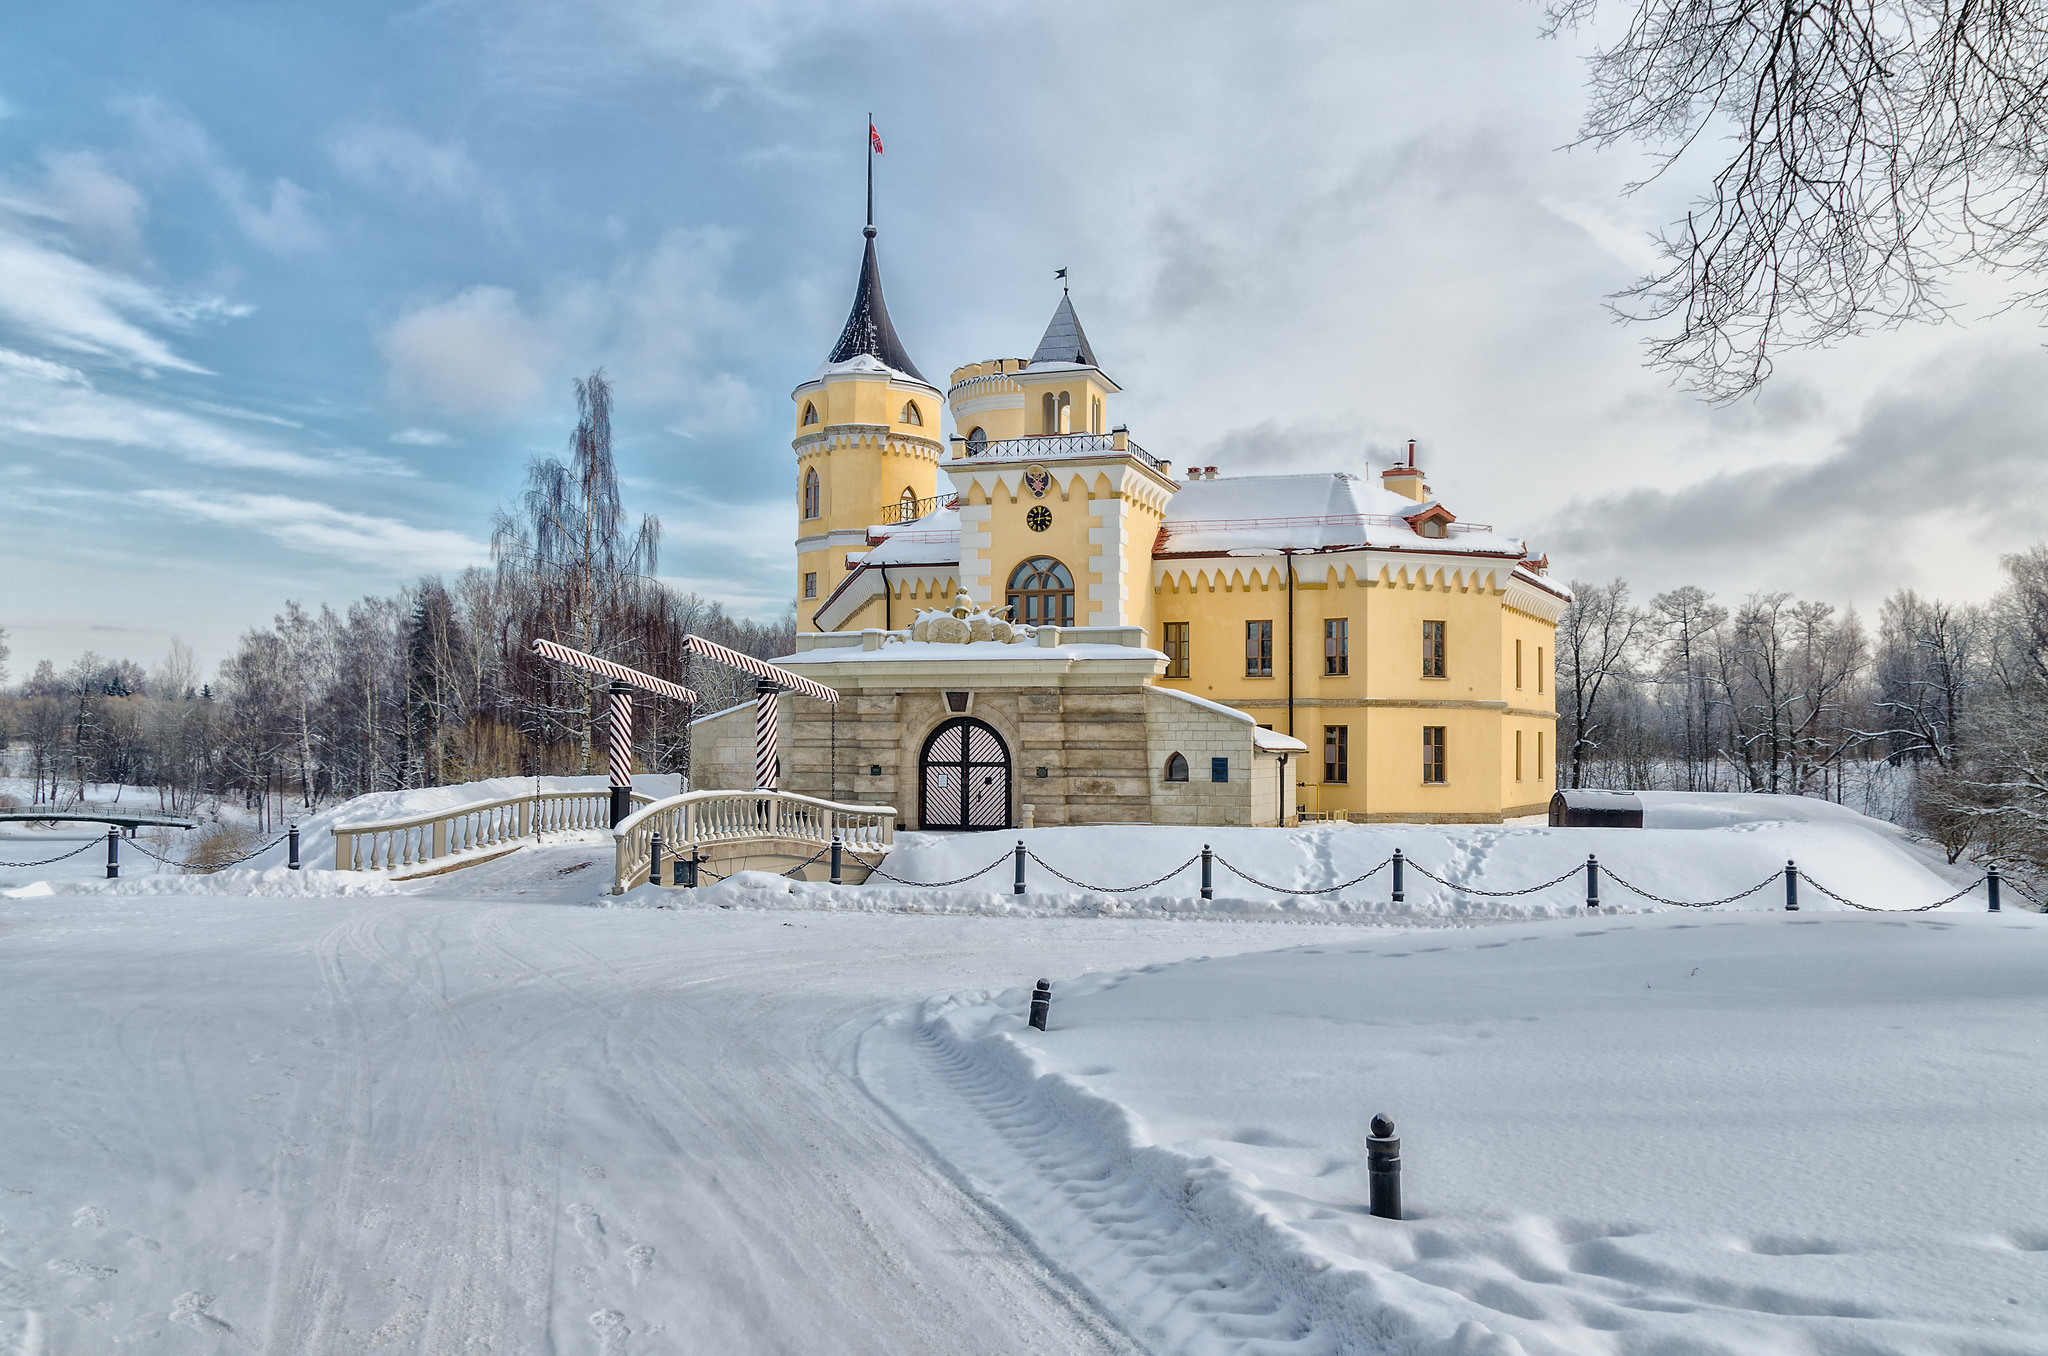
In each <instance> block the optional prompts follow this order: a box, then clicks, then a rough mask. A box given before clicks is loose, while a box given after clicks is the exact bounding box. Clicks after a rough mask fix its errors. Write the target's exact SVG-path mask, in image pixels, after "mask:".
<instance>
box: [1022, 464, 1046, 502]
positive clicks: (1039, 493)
mask: <svg viewBox="0 0 2048 1356" xmlns="http://www.w3.org/2000/svg"><path fill="white" fill-rule="evenodd" d="M1024 488H1025V489H1027V490H1029V491H1031V497H1032V498H1033V499H1043V498H1045V492H1046V491H1047V490H1049V489H1051V488H1052V472H1050V471H1048V470H1046V469H1045V468H1044V467H1043V466H1027V467H1025V468H1024Z"/></svg>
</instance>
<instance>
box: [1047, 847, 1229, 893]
mask: <svg viewBox="0 0 2048 1356" xmlns="http://www.w3.org/2000/svg"><path fill="white" fill-rule="evenodd" d="M1024 855H1025V856H1026V857H1029V858H1030V859H1031V860H1032V861H1034V862H1037V863H1038V864H1039V865H1040V866H1042V867H1044V868H1045V869H1046V870H1047V871H1050V872H1051V873H1052V874H1053V875H1055V876H1058V877H1059V878H1060V879H1061V880H1063V881H1065V882H1066V883H1067V884H1069V885H1071V886H1074V887H1075V888H1076V889H1081V890H1094V891H1096V892H1097V893H1099V894H1105V895H1128V894H1135V893H1137V892H1138V891H1139V890H1149V889H1151V888H1152V887H1153V886H1155V885H1164V884H1165V883H1166V882H1167V881H1170V880H1172V879H1173V878H1174V877H1175V876H1178V875H1179V874H1180V873H1181V872H1183V871H1185V870H1187V869H1188V868H1189V867H1191V866H1193V865H1194V864H1195V863H1196V862H1199V861H1201V860H1202V854H1201V853H1199V852H1197V853H1196V854H1195V855H1194V856H1192V857H1190V858H1188V859H1187V860H1186V861H1184V862H1182V863H1181V864H1180V865H1179V866H1176V867H1175V868H1173V870H1171V871H1169V872H1167V873H1166V874H1165V875H1163V876H1161V877H1159V878H1158V879H1157V880H1148V881H1146V882H1145V883H1144V884H1143V885H1090V884H1088V883H1087V882H1086V881H1079V880H1075V879H1074V878H1073V877H1072V876H1070V875H1068V874H1067V873H1066V872H1064V871H1062V870H1060V869H1059V868H1058V867H1056V866H1054V865H1053V864H1052V863H1051V862H1048V861H1047V860H1046V859H1045V858H1043V857H1041V856H1039V855H1038V854H1037V853H1035V852H1033V851H1032V850H1031V849H1030V848H1026V849H1024Z"/></svg>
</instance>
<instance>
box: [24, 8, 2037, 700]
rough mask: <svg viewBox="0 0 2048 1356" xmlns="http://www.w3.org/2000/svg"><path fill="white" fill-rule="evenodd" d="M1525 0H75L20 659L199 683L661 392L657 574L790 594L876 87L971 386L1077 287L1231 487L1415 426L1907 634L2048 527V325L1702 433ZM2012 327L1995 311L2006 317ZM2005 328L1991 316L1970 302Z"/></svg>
mask: <svg viewBox="0 0 2048 1356" xmlns="http://www.w3.org/2000/svg"><path fill="white" fill-rule="evenodd" d="M1539 25H1540V15H1539V13H1538V11H1537V9H1536V7H1535V6H1533V5H1531V4H1527V3H1523V2H1522V0H1472V2H1471V3H1461V4H1459V5H1456V6H1414V5H1402V4H1376V3H1362V4H1357V5H1351V6H1343V7H1339V6H1330V5H1288V4H1274V5H1270V6H1260V7H1256V8H1247V7H1241V6H1222V5H1214V6H1212V5H1201V4H1120V5H1111V6H1102V5H1087V6H1084V5H1074V4H1058V3H1053V4H1042V5H1033V6H1011V7H963V6H942V5H925V4H912V3H849V4H840V5H833V6H812V5H796V4H784V3H776V2H774V0H756V2H754V3H732V4H720V5H716V6H691V5H681V4H656V3H623V4H608V5H574V4H562V3H557V4H545V5H543V4H522V3H518V2H517V0H510V2H508V3H492V4H480V3H478V4H468V3H436V4H427V5H415V6H379V5H373V4H362V3H359V4H350V5H254V4H248V5H208V4H199V3H185V4H181V5H178V6H175V7H172V6H153V5H141V4H124V5H114V4H95V3H73V4H69V5H64V6H44V7H40V8H38V9H35V10H29V11H23V12H22V13H20V14H16V15H12V16H10V20H9V39H10V40H9V41H8V42H7V43H6V44H5V46H4V47H0V514H4V518H0V522H4V524H5V527H4V532H0V625H4V626H6V627H7V628H8V629H9V630H10V632H11V633H12V636H13V645H14V652H15V653H14V660H13V662H12V665H11V667H12V669H13V670H14V672H15V673H16V674H17V675H18V674H20V673H21V672H23V671H25V670H26V669H27V668H28V667H30V666H31V665H32V664H33V663H34V662H35V660H37V659H39V658H44V657H49V658H54V659H57V660H59V661H60V662H61V661H63V660H66V659H68V658H69V657H71V656H72V655H75V654H76V653H77V652H78V651H79V650H81V649H83V648H86V647H88V646H89V647H92V648H95V649H97V650H99V651H100V652H102V653H106V654H111V655H118V656H125V657H132V658H136V659H138V660H142V661H144V662H148V661H151V660H153V659H155V658H157V657H158V656H160V655H161V654H162V652H163V650H164V647H165V645H166V643H167V642H168V639H169V637H170V636H171V635H172V634H174V633H175V634H179V635H182V636H183V637H184V638H185V639H186V640H187V641H189V642H191V643H192V644H194V645H195V646H196V647H197V649H198V651H199V654H200V657H201V659H202V660H203V661H205V662H207V663H209V664H210V663H211V661H213V660H216V659H218V658H220V657H221V656H222V655H223V654H224V653H225V652H226V651H227V649H228V647H229V646H230V645H231V644H232V641H233V638H234V636H235V635H236V634H237V633H238V632H239V631H240V630H241V629H243V628H244V627H247V626H249V625H252V624H258V623H261V622H264V621H266V620H267V619H268V618H269V616H270V615H271V614H272V613H273V612H275V611H277V610H278V608H279V607H280V606H281V605H282V603H283V601H284V599H286V598H287V597H290V598H298V599H301V600H303V601H306V602H308V603H318V602H321V601H327V602H333V603H336V604H343V603H346V602H347V601H348V600H350V599H352V598H354V597H357V596H360V595H362V594H364V593H382V592H386V591H388V590H390V589H391V588H393V587H394V586H396V585H397V584H399V583H401V582H403V581H405V580H407V579H410V578H413V577H416V576H417V575H418V574H420V573H422V572H425V571H435V570H439V571H447V570H453V569H457V568H460V567H461V566H462V565H463V564H465V563H469V562H472V561H482V560H484V559H485V550H484V546H485V542H486V540H487V533H488V522H489V517H490V513H491V511H492V509H493V508H494V507H495V506H497V505H498V504H499V503H501V502H504V501H507V500H508V499H510V497H511V496H512V495H514V494H515V493H516V492H517V490H518V488H519V485H520V482H521V478H522V474H523V469H524V466H525V464H526V462H527V461H528V460H529V459H531V458H532V457H533V456H535V455H539V454H554V453H558V452H559V451H560V450H561V449H562V447H563V446H564V444H565V442H566V439H567V435H568V431H569V426H570V423H571V420H572V418H573V403H572V397H571V389H570V382H571V380H572V379H573V378H574V377H575V376H577V375H579V374H581V373H584V372H587V371H589V370H590V369H592V368H594V367H598V366H603V367H604V368H605V369H606V370H607V371H608V372H609V373H610V374H611V375H612V377H613V379H614V380H615V382H616V384H617V390H618V395H619V409H618V419H617V427H618V436H619V454H620V463H621V468H622V471H623V473H624V475H625V477H626V479H627V484H628V507H629V508H630V509H633V510H636V511H643V512H653V513H656V514H659V515H660V517H661V518H662V520H663V523H664V528H665V550H664V557H663V573H664V575H665V576H666V577H668V578H670V579H671V580H672V581H673V582H675V583H677V584H678V585H680V586H683V587H689V588H695V589H697V590H699V591H701V592H704V593H706V594H707V595H711V596H715V597H720V598H723V599H725V600H727V601H728V602H729V603H730V604H732V605H733V606H734V607H735V608H736V609H738V610H740V611H746V612H752V613H754V614H756V615H762V614H767V613H772V612H775V611H778V610H780V608H781V607H782V606H783V605H784V604H785V603H786V600H787V597H788V594H789V590H790V588H791V586H792V582H793V581H792V577H791V573H790V572H791V570H792V569H793V562H792V559H791V546H790V538H791V535H792V522H791V514H792V510H791V500H790V496H791V493H792V489H791V485H792V474H793V473H792V470H791V465H792V459H791V453H790V450H789V446H788V436H789V405H788V399H787V397H788V393H789V390H790V388H791V387H793V386H794V385H795V384H796V383H797V382H799V381H801V380H803V379H804V378H805V377H806V376H807V375H808V374H809V372H810V371H811V369H812V368H813V367H814V366H815V365H816V364H817V363H818V361H819V360H820V359H821V358H822V357H823V355H824V353H825V352H826V351H827V350H828V348H829V347H830V345H831V343H832V341H833V340H834V338H836V336H837V333H838V329H839V326H840V324H841V322H842V320H843V318H844V314H845V309H846V306H847V304H848V302H849V300H850V298H851V290H852V285H853V277H854V270H855V266H856V264H857V261H858V252H859V245H860V236H859V226H860V212H861V191H862V186H861V185H862V181H861V175H862V170H863V164H862V160H861V148H862V141H863V136H864V130H865V115H866V113H867V112H868V111H869V110H870V109H872V110H873V112H874V115H875V120H876V122H877V124H878V125H879V126H880V128H881V131H882V135H883V137H884V140H885V142H886V144H887V147H888V151H887V154H886V156H885V157H884V158H883V160H882V161H881V162H880V165H879V167H878V187H877V196H878V212H877V216H878V224H879V225H880V227H881V231H882V234H881V239H880V244H881V249H882V263H883V270H884V276H885V279H886V281H887V285H888V294H889V304H890V308H891V310H892V312H893V313H894V316H895V319H896V322H897V327H898V330H899V332H900V333H901V334H902V335H903V337H904V339H905V341H906V343H907V344H908V345H909V347H910V350H911V352H912V354H913V356H914V357H915V359H916V360H917V362H918V363H919V365H920V366H921V367H922V368H923V369H924V370H925V371H926V373H927V374H928V375H932V376H934V377H935V378H940V379H942V376H943V374H944V373H945V372H947V371H950V370H951V369H952V368H953V367H954V366H956V365H958V364H960V363H964V362H969V361H974V360H977V359H981V358H987V357H994V356H1004V355H1015V354H1021V353H1028V352H1029V351H1030V348H1031V346H1032V344H1033V343H1034V342H1035V340H1036V338H1037V336H1038V333H1039V331H1040V329H1042V327H1043V326H1044V323H1045V321H1046V318H1047V317H1048V316H1049V315H1050V313H1051V310H1052V307H1053V305H1054V303H1055V302H1056V300H1057V296H1058V293H1057V286H1056V284H1054V283H1053V282H1052V280H1051V275H1052V271H1053V269H1054V268H1056V267H1060V266H1066V267H1068V268H1069V269H1070V270H1071V272H1072V277H1073V288H1074V299H1075V303H1076V305H1077V307H1078V308H1079V311H1080V314H1081V317H1082V319H1083V321H1084V323H1085V324H1086V325H1087V328H1088V332H1089V336H1090V339H1091V340H1092V341H1093V343H1094V344H1095V347H1096V350H1097V352H1098V354H1099V355H1100V356H1101V358H1102V361H1103V362H1104V364H1105V366H1106V367H1107V368H1108V370H1109V371H1110V373H1111V374H1112V375H1113V376H1115V377H1116V378H1117V379H1118V381H1119V382H1120V383H1121V384H1122V385H1123V387H1124V388H1125V391H1126V392H1127V394H1126V395H1125V396H1124V397H1122V402H1123V403H1122V405H1121V407H1120V408H1119V409H1117V410H1116V411H1114V414H1115V415H1116V417H1117V418H1118V419H1120V420H1123V421H1127V422H1129V423H1130V424H1131V426H1132V429H1133V432H1134V435H1135V436H1137V437H1138V438H1139V440H1140V441H1141V442H1143V443H1144V444H1145V445H1146V446H1147V447H1150V448H1152V449H1153V450H1154V451H1157V452H1159V453H1161V454H1162V455H1167V456H1171V457H1173V458H1174V459H1175V460H1176V461H1177V462H1178V463H1180V464H1183V465H1185V464H1190V463H1198V464H1217V465H1219V466H1222V467H1223V468H1224V473H1225V474H1230V473H1233V472H1250V471H1257V470H1286V469H1320V468H1332V469H1350V470H1354V471H1361V472H1363V471H1367V470H1370V469H1376V468H1377V467H1378V466H1382V465H1384V464H1385V460H1386V458H1387V457H1388V456H1389V455H1391V454H1392V453H1393V451H1394V449H1396V448H1398V447H1399V446H1401V445H1402V443H1403V442H1404V441H1405V439H1406V438H1409V437H1415V438H1418V439H1419V440H1420V441H1421V445H1422V447H1423V449H1424V454H1425V457H1426V464H1427V465H1428V468H1429V469H1430V471H1431V478H1432V483H1433V484H1434V485H1435V486H1436V488H1437V489H1438V491H1439V493H1440V495H1441V497H1443V498H1444V499H1446V500H1447V501H1448V502H1449V503H1450V504H1451V506H1452V507H1453V508H1454V509H1455V510H1457V511H1458V512H1459V513H1460V514H1461V516H1463V517H1466V518H1468V519H1476V520H1480V521H1490V522H1494V523H1497V524H1499V525H1500V526H1501V527H1503V528H1504V529H1506V530H1510V531H1513V532H1516V533H1518V534H1522V535H1526V536H1528V537H1529V538H1530V540H1531V542H1532V544H1533V545H1534V546H1535V547H1536V548H1537V549H1538V550H1546V549H1547V550H1548V551H1549V552H1550V554H1551V556H1552V558H1553V561H1555V562H1556V563H1557V566H1558V568H1559V570H1560V571H1561V572H1562V573H1565V574H1567V575H1571V574H1578V575H1584V576H1586V577H1604V576H1606V575H1610V574H1614V573H1624V574H1627V575H1628V576H1629V577H1630V578H1631V579H1633V580H1635V581H1636V583H1637V586H1638V589H1639V591H1642V592H1644V593H1647V592H1648V591H1650V590H1653V589H1657V588H1666V587H1670V586H1672V585H1673V584H1677V583H1683V582H1697V583H1700V584H1702V585H1704V586H1705V587H1708V588H1710V589H1715V590H1717V591H1720V592H1722V593H1739V592H1742V591H1745V590H1747V589H1750V588H1756V587H1765V586H1772V587H1785V588H1792V589H1795V590H1799V591H1802V592H1806V593H1814V594H1819V595H1822V596H1826V597H1829V598H1831V599H1835V600H1838V601H1843V602H1854V603H1858V604H1860V605H1863V606H1865V607H1868V606H1870V605H1872V604H1873V603H1874V602H1875V600H1876V599H1877V598H1879V597H1881V596H1882V595H1883V594H1884V593H1886V592H1888V591H1889V590H1890V588H1892V587H1893V586H1894V585H1897V584H1910V585H1913V586H1915V587H1920V588H1923V589H1930V590H1934V591H1937V592H1945V593H1949V594H1953V595H1958V596H1982V595H1983V594H1984V593H1986V592H1988V591H1989V589H1990V588H1991V587H1992V585H1993V583H1994V580H1993V578H1992V572H1993V565H1992V562H1993V561H1994V560H1995V557H1996V555H1997V554H1998V553H1999V552H2000V551H2007V550H2015V549H2020V548H2022V547H2024V546H2026V545H2028V544H2030V542H2031V541H2032V540H2034V539H2035V538H2036V537H2038V536H2040V535H2041V534H2042V528H2041V522H2042V518H2041V515H2040V509H2041V507H2042V504H2041V501H2040V499H2039V498H2038V497H2037V496H2038V495H2039V493H2040V492H2039V491H2038V490H2037V489H2035V485H2036V484H2037V483H2039V481H2040V479H2041V478H2040V477H2039V475H2038V471H2039V469H2040V468H2039V457H2038V452H2037V450H2036V446H2037V444H2036V434H2035V430H2037V429H2040V428H2043V427H2048V422H2044V420H2043V419H2042V418H2041V416H2042V415H2043V414H2044V413H2048V410H2043V409H2042V408H2041V405H2042V402H2043V400H2044V399H2048V397H2044V395H2043V394H2042V393H2041V391H2040V389H2039V388H2040V387H2041V385H2042V383H2040V382H2039V380H2038V374H2039V370H2040V364H2041V353H2040V348H2039V336H2038V332H2037V329H2036V326H2035V318H2034V317H2032V316H2031V315H2026V314H2018V315H2008V316H2005V317H2002V318H1995V317H1991V316H1989V315H1988V306H1987V305H1986V304H1984V303H1983V301H1982V299H1980V298H1978V297H1976V296H1975V295H1974V294H1973V293H1971V292H1970V291H1969V289H1968V288H1967V287H1966V288H1965V290H1964V292H1963V294H1962V295H1961V296H1960V297H1959V300H1961V301H1963V302H1965V303H1967V304H1966V305H1965V307H1964V309H1963V311H1961V312H1959V322H1961V323H1957V324H1954V325H1951V326H1947V327H1943V328H1939V329H1919V330H1912V331H1906V332H1902V333H1899V334H1894V335H1886V336H1878V337H1875V338H1871V339H1867V340H1862V341H1858V342H1857V343H1855V344H1852V345H1846V346H1844V347H1843V348H1840V349H1837V350H1835V351H1833V352H1829V353H1822V354H1814V355H1793V357H1792V358H1791V359H1790V360H1789V361H1788V362H1787V363H1786V364H1785V366H1784V367H1783V369H1781V375H1780V377H1779V378H1778V379H1777V380H1776V381H1775V382H1774V383H1773V385H1772V386H1771V387H1770V388H1769V389H1768V390H1767V391H1766V393H1765V394H1764V396H1763V397H1762V398H1761V399H1759V400H1757V401H1754V402H1748V403H1745V404H1743V405H1739V406H1736V407H1732V408H1729V409H1720V410H1716V409H1709V408H1707V407H1705V406H1702V405H1700V404H1699V403H1698V402H1697V401H1694V400H1692V399H1691V398H1690V397H1688V396H1686V395H1685V394H1684V393H1683V392H1679V391H1674V390H1672V389H1670V387H1669V386H1668V385H1667V383H1666V382H1665V381H1664V380H1663V379H1662V378H1661V377H1659V376H1657V375H1655V374H1653V373H1648V372H1645V371H1644V370H1643V369H1642V367H1641V365H1640V362H1639V352H1638V345H1639V342H1640V340H1641V338H1642V336H1641V335H1639V334H1637V333H1634V332H1631V331H1629V330H1627V329H1625V328H1622V327H1618V326H1616V325H1615V324H1614V323H1613V322H1612V321H1611V319H1610V318H1609V317H1608V315H1607V314H1606V312H1605V311H1604V309H1603V305H1602V301H1603V298H1604V297H1605V296H1606V295H1607V294H1609V293H1611V292H1613V291H1615V290H1616V289H1618V288H1620V287H1622V286H1624V285H1626V284H1627V283H1628V282H1629V281H1630V280H1631V279H1632V278H1633V277H1634V276H1635V274H1636V273H1638V272H1639V271H1640V270H1641V268H1642V267H1643V266H1644V264H1645V263H1646V262H1647V260H1648V258H1649V254H1648V245H1647V235H1648V232H1650V231H1651V230H1653V229H1654V228H1655V227H1656V226H1657V225H1658V224H1659V223H1660V222H1662V221H1665V220H1668V219H1670V218H1671V217H1672V216H1675V215H1677V214H1678V213H1680V212H1682V210H1683V207H1684V200H1685V197H1686V196H1687V195H1686V194H1685V193H1684V192H1683V191H1682V190H1683V183H1682V182H1666V183H1663V184H1659V185H1655V186H1653V187H1651V188H1650V189H1648V190H1645V191H1643V192H1641V193H1637V194H1635V195H1633V196H1624V194H1623V192H1622V190H1623V188H1624V187H1625V186H1626V185H1627V184H1628V183H1629V182H1630V181H1631V180H1632V179H1633V178H1635V177H1636V176H1638V175H1639V174H1640V173H1641V172H1642V169H1643V165H1642V163H1641V161H1640V160H1638V159H1636V158H1635V157H1633V156H1632V155H1630V154H1627V153H1613V152H1609V153H1600V154H1594V153H1589V152H1585V151H1576V152H1568V151H1563V150H1560V149H1558V148H1559V147H1560V146H1562V145H1563V144H1564V143H1565V142H1566V141H1567V140H1569V138H1570V136H1571V134H1572V130H1573V127H1574V125H1575V122H1576V118H1577V116H1578V112H1579V109H1580V107H1581V101H1582V95H1581V87H1580V86H1581V80H1582V69H1581V67H1580V65H1579V61H1580V58H1581V57H1582V55H1583V52H1584V50H1585V45H1586V41H1587V39H1585V38H1583V37H1580V38H1574V39H1572V40H1569V41H1563V42H1551V41H1544V40H1542V39H1540V38H1539V36H1538V29H1539ZM1989 295H1990V294H1989V293H1986V296H1987V297H1988V296H1989ZM1972 307H1974V308H1975V309H1974V310H1973V309H1971V308H1972Z"/></svg>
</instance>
